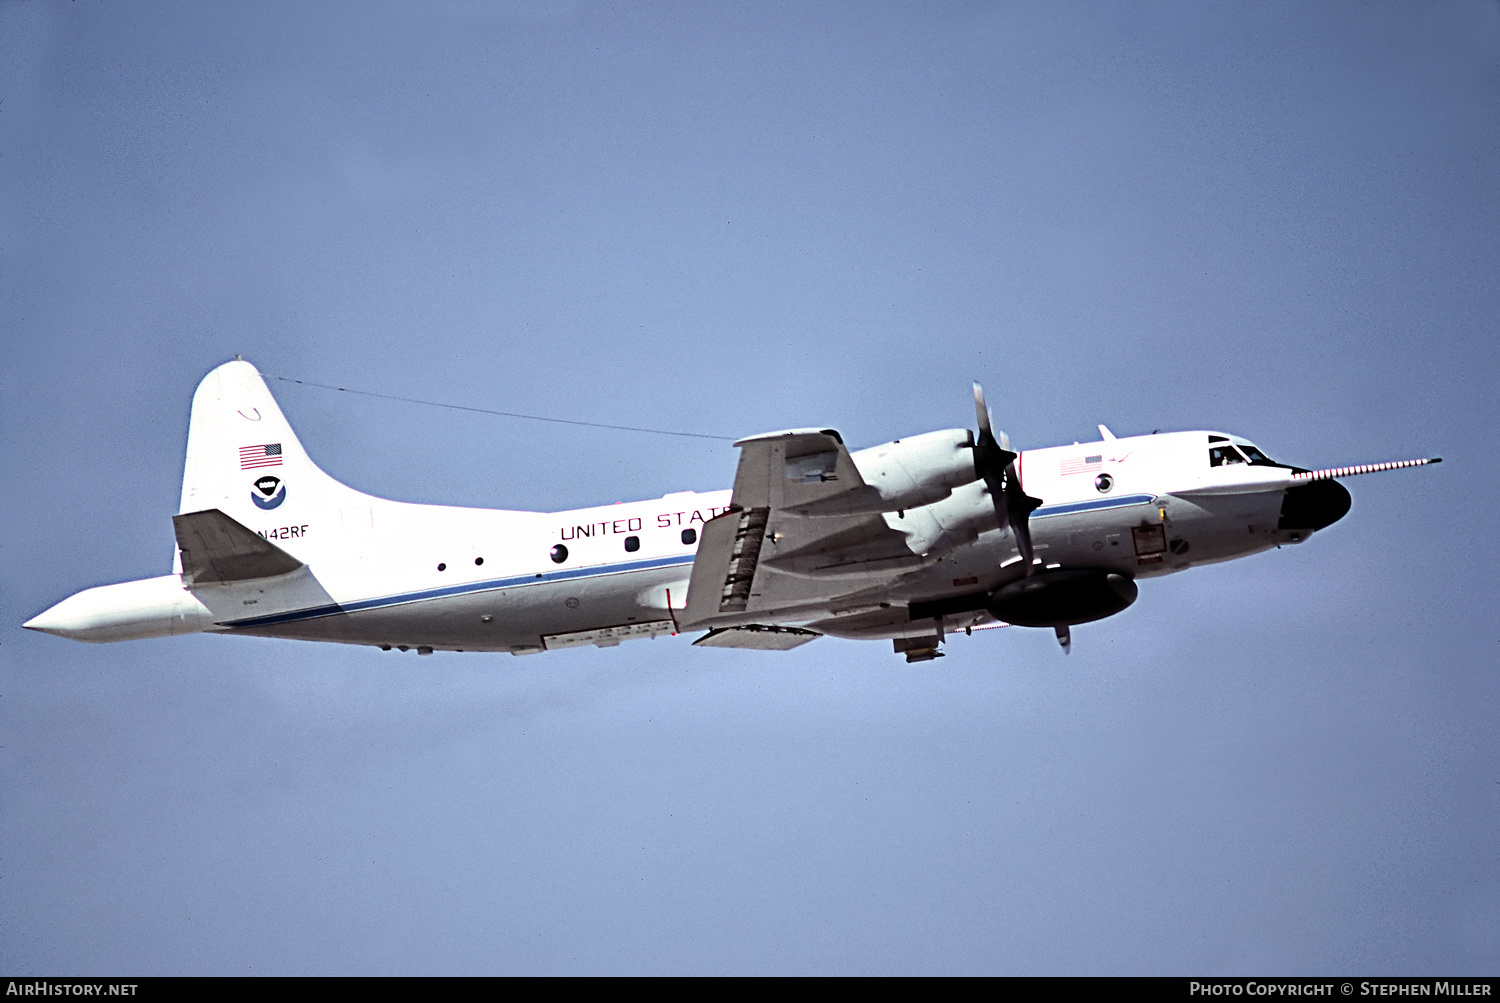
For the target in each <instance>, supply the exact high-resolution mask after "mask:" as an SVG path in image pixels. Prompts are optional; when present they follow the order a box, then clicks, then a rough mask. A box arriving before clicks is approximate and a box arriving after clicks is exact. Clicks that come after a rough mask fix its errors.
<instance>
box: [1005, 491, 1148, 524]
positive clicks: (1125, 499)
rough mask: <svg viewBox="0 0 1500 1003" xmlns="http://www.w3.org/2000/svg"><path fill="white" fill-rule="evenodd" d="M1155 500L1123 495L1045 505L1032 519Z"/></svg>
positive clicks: (1124, 506) (1034, 513) (1144, 496)
mask: <svg viewBox="0 0 1500 1003" xmlns="http://www.w3.org/2000/svg"><path fill="white" fill-rule="evenodd" d="M1155 500H1156V496H1155V495H1121V496H1120V497H1118V498H1099V499H1096V500H1094V501H1083V502H1070V503H1068V504H1066V505H1043V506H1042V507H1041V508H1039V509H1037V510H1036V511H1035V512H1033V513H1031V517H1032V518H1033V519H1045V518H1046V517H1047V516H1049V515H1072V514H1073V513H1074V512H1097V511H1101V510H1103V509H1107V508H1127V507H1129V506H1131V505H1146V504H1149V503H1150V502H1153V501H1155Z"/></svg>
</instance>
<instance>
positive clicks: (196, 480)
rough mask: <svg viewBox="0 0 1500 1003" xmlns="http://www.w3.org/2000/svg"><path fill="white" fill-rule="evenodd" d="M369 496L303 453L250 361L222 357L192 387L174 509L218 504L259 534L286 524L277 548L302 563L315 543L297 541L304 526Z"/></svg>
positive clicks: (198, 509) (200, 508) (363, 501)
mask: <svg viewBox="0 0 1500 1003" xmlns="http://www.w3.org/2000/svg"><path fill="white" fill-rule="evenodd" d="M369 501H370V499H368V498H367V497H366V496H364V495H361V494H359V493H358V492H356V491H354V490H353V489H351V488H348V487H345V486H344V485H342V484H340V483H339V482H338V481H335V480H334V479H333V478H332V477H329V476H328V475H327V474H325V473H324V472H323V471H322V470H320V469H318V467H317V465H316V464H314V463H313V462H312V460H311V459H309V458H308V455H307V452H306V450H304V449H303V448H302V443H301V442H300V441H299V440H298V439H297V434H296V433H295V432H293V431H292V427H291V425H289V424H288V423H287V420H286V416H285V415H283V414H282V413H281V408H280V407H278V406H277V404H276V400H275V398H273V397H272V396H271V391H270V390H269V389H268V388H267V387H266V383H265V380H263V379H262V378H261V375H260V373H259V372H258V371H257V370H256V368H255V367H254V366H252V365H251V364H250V363H248V362H242V361H238V360H236V361H234V362H226V363H225V364H224V365H222V366H219V367H218V368H217V369H215V370H213V371H212V372H210V373H209V374H208V375H207V376H205V377H204V378H203V382H202V383H200V384H198V390H197V392H196V393H195V394H193V412H192V419H191V422H190V424H189V426H188V445H187V464H186V467H185V469H184V470H183V476H182V503H181V505H179V507H178V512H179V513H182V514H186V513H189V512H202V511H204V510H205V509H218V510H220V511H221V512H224V513H225V514H227V515H229V516H231V517H232V518H234V519H235V520H236V521H238V522H240V523H243V524H244V525H246V526H249V527H251V528H252V529H255V530H256V531H257V532H262V533H264V532H267V530H266V529H265V527H277V528H278V529H279V528H282V527H286V528H288V532H293V533H295V534H296V535H295V536H293V537H291V538H290V542H289V543H287V544H283V546H287V547H288V548H289V549H290V550H292V551H293V552H294V553H297V554H298V556H299V558H301V559H304V560H306V559H307V550H308V548H309V547H311V548H312V549H313V550H317V549H319V548H318V545H317V543H316V542H315V541H314V540H312V539H309V540H308V541H307V543H306V544H304V543H303V536H304V535H306V536H308V537H311V536H312V534H311V533H310V532H305V529H304V527H307V526H310V525H315V524H318V523H320V522H324V521H327V518H328V515H329V514H330V513H332V515H333V518H334V520H337V518H338V512H339V507H340V506H341V505H351V504H354V505H357V504H368V503H369ZM325 532H326V530H325ZM277 539H278V542H279V541H280V540H281V539H282V538H281V537H280V536H278V537H277ZM178 570H179V571H180V570H181V565H180V563H179V564H178Z"/></svg>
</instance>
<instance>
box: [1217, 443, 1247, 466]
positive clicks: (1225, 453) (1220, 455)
mask: <svg viewBox="0 0 1500 1003" xmlns="http://www.w3.org/2000/svg"><path fill="white" fill-rule="evenodd" d="M1244 462H1245V458H1244V457H1243V456H1241V455H1240V454H1239V450H1237V449H1235V448H1234V447H1233V446H1215V447H1214V448H1212V449H1210V450H1209V451H1208V465H1209V466H1210V467H1224V466H1228V465H1229V464H1231V463H1244Z"/></svg>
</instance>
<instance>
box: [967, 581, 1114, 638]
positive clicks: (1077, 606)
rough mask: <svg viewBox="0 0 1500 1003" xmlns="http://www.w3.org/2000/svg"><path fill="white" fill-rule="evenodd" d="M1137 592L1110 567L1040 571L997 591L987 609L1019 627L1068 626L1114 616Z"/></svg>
mask: <svg viewBox="0 0 1500 1003" xmlns="http://www.w3.org/2000/svg"><path fill="white" fill-rule="evenodd" d="M1139 594H1140V590H1139V589H1138V588H1136V584H1135V582H1133V581H1131V580H1130V579H1129V578H1126V577H1125V576H1124V575H1121V574H1116V573H1115V572H1113V571H1091V570H1077V571H1063V570H1058V571H1043V572H1040V573H1039V574H1035V575H1032V576H1031V577H1030V578H1022V579H1021V580H1019V581H1014V582H1011V583H1010V584H1009V585H1007V586H1005V587H1004V588H1002V589H1001V590H1000V591H999V592H996V593H995V594H994V596H993V597H992V598H991V599H990V612H991V613H993V614H995V616H997V617H999V618H1000V619H1002V620H1004V621H1005V622H1006V623H1013V624H1015V625H1016V626H1018V627H1069V626H1072V625H1073V624H1075V623H1088V622H1089V621H1091V620H1103V619H1104V618H1105V617H1107V616H1114V615H1115V614H1116V613H1118V612H1120V611H1121V610H1123V609H1125V607H1127V606H1129V605H1130V604H1131V603H1133V602H1135V597H1136V596H1137V595H1139Z"/></svg>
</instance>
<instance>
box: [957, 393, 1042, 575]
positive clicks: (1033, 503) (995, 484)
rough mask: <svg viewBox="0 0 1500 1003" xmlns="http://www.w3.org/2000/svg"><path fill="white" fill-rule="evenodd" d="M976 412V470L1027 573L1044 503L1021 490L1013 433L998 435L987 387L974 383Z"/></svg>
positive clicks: (997, 519) (997, 517) (1030, 567)
mask: <svg viewBox="0 0 1500 1003" xmlns="http://www.w3.org/2000/svg"><path fill="white" fill-rule="evenodd" d="M974 414H975V416H976V417H977V418H978V419H979V435H978V437H977V438H976V439H975V440H974V472H975V473H976V474H978V475H979V476H980V477H981V478H983V479H984V485H985V487H987V488H989V491H990V501H991V502H993V503H994V506H995V521H996V523H997V524H998V525H999V527H1000V528H1001V529H1005V528H1006V527H1007V526H1008V527H1010V531H1011V534H1012V535H1013V536H1014V537H1015V539H1016V550H1018V551H1020V554H1021V559H1022V560H1023V561H1025V562H1026V574H1027V575H1030V574H1031V573H1032V560H1033V556H1032V555H1033V548H1032V546H1031V525H1030V519H1031V513H1032V512H1034V511H1035V510H1036V508H1037V506H1039V505H1041V504H1042V500H1041V499H1040V498H1033V497H1031V496H1030V495H1028V494H1027V493H1026V492H1025V491H1023V490H1022V489H1021V478H1020V475H1019V474H1017V473H1016V454H1015V453H1014V452H1012V451H1011V448H1010V436H1008V435H1006V434H1005V432H1004V431H1001V433H1000V438H999V439H998V440H997V439H996V438H995V432H994V427H993V423H992V422H991V421H990V409H989V406H988V405H987V404H986V403H985V400H984V388H983V387H981V386H980V385H979V384H978V383H975V384H974Z"/></svg>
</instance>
